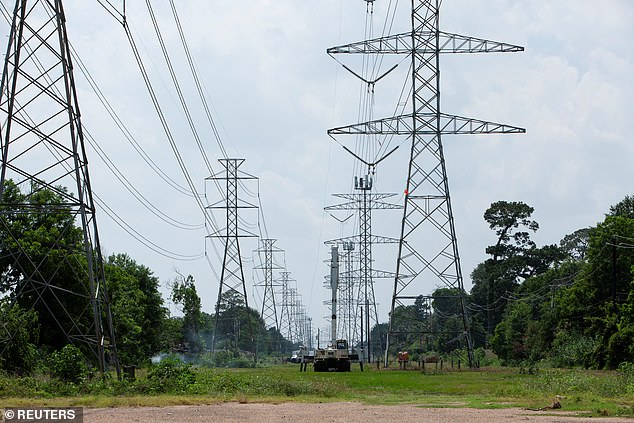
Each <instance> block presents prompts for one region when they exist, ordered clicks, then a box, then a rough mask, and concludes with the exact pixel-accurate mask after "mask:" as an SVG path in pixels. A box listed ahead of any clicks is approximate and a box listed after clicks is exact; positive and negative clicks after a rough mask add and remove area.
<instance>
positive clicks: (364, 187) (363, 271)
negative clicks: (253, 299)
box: [324, 175, 403, 362]
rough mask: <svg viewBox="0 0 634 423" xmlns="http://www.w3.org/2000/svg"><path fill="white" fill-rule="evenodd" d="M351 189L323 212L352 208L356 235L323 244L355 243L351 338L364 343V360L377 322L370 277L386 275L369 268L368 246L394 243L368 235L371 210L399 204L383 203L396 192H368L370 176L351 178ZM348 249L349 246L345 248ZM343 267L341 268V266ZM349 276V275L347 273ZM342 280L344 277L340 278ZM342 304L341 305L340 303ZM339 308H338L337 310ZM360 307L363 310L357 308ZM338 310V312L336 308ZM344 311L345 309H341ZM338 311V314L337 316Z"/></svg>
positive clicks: (370, 233)
mask: <svg viewBox="0 0 634 423" xmlns="http://www.w3.org/2000/svg"><path fill="white" fill-rule="evenodd" d="M355 190H357V191H359V193H355V194H334V196H335V197H338V198H343V199H346V200H348V202H347V203H342V204H337V205H334V206H328V207H325V209H324V210H326V211H336V210H355V211H357V212H358V213H359V235H358V236H356V237H347V238H342V239H336V240H331V241H327V242H326V245H339V244H343V245H344V247H345V246H346V243H350V242H354V243H356V244H357V245H358V246H359V253H358V259H359V262H358V263H359V268H358V275H356V276H357V278H356V279H357V281H358V283H357V293H356V298H355V299H354V300H356V302H357V306H358V307H357V308H356V311H355V319H354V320H355V325H354V334H353V339H355V340H356V339H358V340H360V341H361V344H362V345H365V350H364V353H365V358H366V361H368V362H369V361H370V360H371V359H372V351H371V345H372V337H371V333H372V331H371V330H372V328H373V327H374V326H375V325H376V324H378V323H379V317H378V312H377V307H376V298H375V294H374V279H375V278H381V277H386V276H387V274H386V272H381V271H378V270H375V269H373V268H372V262H373V260H372V245H373V244H379V243H383V244H385V243H397V242H398V240H397V239H394V238H388V237H384V236H378V235H373V234H372V210H393V209H402V208H403V207H402V206H400V205H397V204H391V203H387V202H385V201H383V200H385V199H387V198H391V197H394V196H395V195H396V194H383V193H373V192H372V177H371V176H370V175H365V176H362V177H360V178H358V177H355ZM348 248H350V247H348ZM344 270H345V269H344ZM348 276H350V275H348ZM389 276H390V277H394V274H393V273H390V274H389ZM343 280H344V281H345V280H346V279H343ZM346 288H347V286H346V284H345V283H344V284H340V286H339V289H340V290H342V289H346ZM342 297H343V298H346V293H342ZM348 304H349V305H351V304H350V303H348ZM342 305H343V304H342ZM340 309H341V307H339V310H340ZM361 309H362V310H363V311H361ZM339 310H338V311H339ZM344 313H345V312H344ZM341 315H342V314H341V313H339V316H341ZM344 315H345V314H344ZM361 315H363V316H365V317H364V319H363V322H361V320H362V319H361Z"/></svg>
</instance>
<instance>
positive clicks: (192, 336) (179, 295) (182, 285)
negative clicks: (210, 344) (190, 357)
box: [171, 275, 205, 353]
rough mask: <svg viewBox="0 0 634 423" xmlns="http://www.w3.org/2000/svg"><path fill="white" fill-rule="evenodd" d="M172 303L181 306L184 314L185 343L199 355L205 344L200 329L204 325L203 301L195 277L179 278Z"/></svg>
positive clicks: (175, 284) (173, 287)
mask: <svg viewBox="0 0 634 423" xmlns="http://www.w3.org/2000/svg"><path fill="white" fill-rule="evenodd" d="M171 300H172V302H174V304H178V305H180V306H181V311H182V313H183V333H182V336H183V341H184V342H187V343H188V344H189V349H190V351H191V352H194V353H197V352H200V351H202V350H203V348H204V347H205V346H204V343H203V340H202V338H201V336H200V328H201V326H202V324H203V316H202V310H201V301H200V297H199V296H198V292H197V291H196V285H195V281H194V277H193V276H192V275H188V276H187V277H184V276H182V275H181V276H179V278H178V279H177V280H176V281H175V282H174V284H173V285H172V296H171Z"/></svg>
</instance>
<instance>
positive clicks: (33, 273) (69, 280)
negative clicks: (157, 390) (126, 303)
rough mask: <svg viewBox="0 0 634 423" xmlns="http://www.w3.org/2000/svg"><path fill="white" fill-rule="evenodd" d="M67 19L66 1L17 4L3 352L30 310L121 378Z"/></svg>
mask: <svg viewBox="0 0 634 423" xmlns="http://www.w3.org/2000/svg"><path fill="white" fill-rule="evenodd" d="M65 22H66V18H65V15H64V9H63V7H62V2H61V1H43V0H40V1H38V0H33V1H29V2H27V1H26V0H22V1H16V3H15V8H14V12H13V19H12V22H11V29H10V34H9V42H8V47H7V54H6V56H5V61H4V68H3V72H2V84H1V91H0V115H1V116H0V126H1V127H0V137H1V147H2V169H1V177H0V261H1V262H2V263H3V268H2V278H1V279H2V280H1V284H2V287H1V288H0V291H3V292H4V293H8V297H6V298H4V300H7V301H8V304H9V307H8V309H7V308H5V307H3V310H4V314H2V315H0V322H2V323H0V325H1V326H0V348H2V349H5V348H7V346H8V345H9V344H10V343H11V339H12V336H13V335H14V334H13V333H10V332H9V331H8V330H7V327H6V326H5V322H6V320H5V316H6V313H10V312H11V311H10V310H11V309H13V308H14V307H16V306H17V307H20V308H21V309H24V310H31V309H32V310H35V311H36V312H37V313H38V321H39V323H40V324H41V325H46V326H45V327H46V328H48V329H43V330H42V331H41V333H40V339H42V338H45V339H46V342H49V344H52V345H55V344H64V343H73V344H75V345H77V346H79V347H86V348H83V349H84V350H87V351H88V350H89V351H92V353H93V354H94V357H95V359H96V361H97V362H98V364H99V368H100V370H101V371H105V370H106V368H107V365H108V364H113V365H114V366H115V367H116V369H117V372H119V363H118V359H117V349H116V342H115V336H114V330H113V324H112V314H111V312H110V304H109V302H108V296H107V292H106V283H105V276H104V268H103V257H102V253H101V246H100V244H99V235H98V231H97V220H96V217H95V205H94V202H93V194H92V190H91V187H90V178H89V175H88V160H87V158H86V152H85V148H84V136H83V130H82V125H81V120H80V112H79V103H78V100H77V92H76V89H75V81H74V77H73V66H72V60H71V54H70V50H69V42H68V37H67V34H66V25H65ZM11 183H13V184H15V188H16V189H17V190H19V192H21V195H22V196H23V197H21V198H20V199H19V200H18V199H16V198H11V196H12V195H15V193H16V192H15V191H13V192H12V190H11V189H9V188H8V185H7V184H11ZM49 193H50V195H49ZM66 216H70V218H66ZM51 221H55V223H54V224H53V225H54V227H51V228H50V229H49V230H48V232H46V233H45V234H44V233H42V235H41V236H39V235H38V231H39V230H40V229H42V228H45V227H47V226H49V225H51V223H50V222H51ZM20 222H21V223H20ZM16 223H17V224H16ZM20 224H21V225H25V226H27V227H24V226H23V227H20ZM80 228H81V229H80ZM25 230H26V231H27V232H30V233H31V235H26V234H25V233H24V231H25ZM78 231H79V232H78ZM43 327H44V326H43ZM60 334H61V335H62V336H61V337H60V336H59V335H60Z"/></svg>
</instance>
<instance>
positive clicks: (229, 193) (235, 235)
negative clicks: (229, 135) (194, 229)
mask: <svg viewBox="0 0 634 423" xmlns="http://www.w3.org/2000/svg"><path fill="white" fill-rule="evenodd" d="M218 161H219V162H220V164H221V165H222V166H223V167H224V171H221V172H218V173H217V174H214V175H212V176H209V177H208V178H207V180H214V181H224V182H225V189H226V191H225V193H224V199H223V200H220V201H218V202H216V203H214V204H212V205H210V206H209V207H208V208H209V209H224V210H225V215H226V221H225V224H226V226H225V227H224V228H222V229H219V230H218V231H216V232H214V233H212V234H210V235H208V236H209V237H210V238H221V239H223V240H224V256H223V261H222V271H221V274H220V281H219V282H220V283H219V285H220V286H219V288H218V300H217V302H216V313H215V314H216V318H215V321H216V325H215V327H216V328H217V327H218V319H219V315H220V313H219V310H222V309H223V308H227V307H229V308H231V307H236V306H243V307H245V308H246V309H247V310H248V308H249V302H248V299H247V289H246V283H245V280H244V270H243V268H242V255H241V253H240V238H245V237H257V235H256V234H254V233H251V232H249V231H246V230H244V229H242V228H240V226H239V224H238V210H240V209H253V208H257V206H256V205H253V204H250V203H248V202H246V201H243V200H241V199H240V198H239V196H238V185H239V183H240V181H242V180H249V179H257V178H256V177H255V176H252V175H249V174H247V173H244V172H242V171H240V170H239V168H240V166H241V165H242V164H243V163H244V159H218ZM250 329H253V328H250ZM234 335H236V334H234ZM216 339H217V334H214V338H213V341H212V351H213V350H215V343H216Z"/></svg>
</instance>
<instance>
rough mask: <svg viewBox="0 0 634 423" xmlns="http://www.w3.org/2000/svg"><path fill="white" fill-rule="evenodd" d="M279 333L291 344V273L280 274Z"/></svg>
mask: <svg viewBox="0 0 634 423" xmlns="http://www.w3.org/2000/svg"><path fill="white" fill-rule="evenodd" d="M280 275H281V280H280V292H279V294H280V295H279V297H280V298H281V299H280V322H279V323H280V333H281V334H282V336H283V337H284V338H286V339H288V340H289V341H291V343H293V335H294V334H293V320H292V317H291V298H290V297H291V289H292V288H291V287H290V286H289V284H290V282H294V280H293V279H291V272H280Z"/></svg>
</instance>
